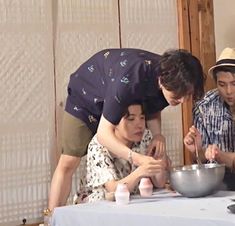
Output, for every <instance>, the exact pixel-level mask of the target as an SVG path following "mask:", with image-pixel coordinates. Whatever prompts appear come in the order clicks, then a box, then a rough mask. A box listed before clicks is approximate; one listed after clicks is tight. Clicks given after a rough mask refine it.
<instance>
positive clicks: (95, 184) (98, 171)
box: [74, 103, 170, 203]
mask: <svg viewBox="0 0 235 226" xmlns="http://www.w3.org/2000/svg"><path fill="white" fill-rule="evenodd" d="M115 135H116V136H117V137H118V139H119V140H120V141H121V142H122V143H123V144H125V145H126V146H127V147H129V148H130V149H131V150H132V151H133V152H137V153H140V154H147V153H146V149H147V147H148V145H149V144H150V142H151V140H152V135H151V132H150V130H148V129H146V128H145V115H144V111H143V107H142V105H141V104H140V103H134V104H132V105H130V106H129V107H128V109H127V111H126V112H125V113H124V116H123V117H122V118H121V121H120V122H119V124H118V125H117V126H116V128H115ZM107 139H109V138H108V137H107ZM130 154H131V153H130ZM149 154H150V155H152V156H158V154H157V153H149ZM160 155H161V156H158V157H156V158H157V160H158V163H159V164H158V165H156V164H149V163H147V164H143V165H140V166H138V167H135V166H133V165H132V164H131V163H130V161H127V160H124V159H120V158H118V157H115V156H114V155H113V154H112V153H111V152H109V151H108V150H107V148H105V147H104V146H102V145H101V144H100V143H99V142H98V140H97V137H96V135H95V136H94V137H93V139H92V140H91V142H90V144H89V146H88V152H87V158H86V161H87V162H86V164H83V166H81V167H82V168H83V169H80V172H83V176H81V179H80V184H79V189H78V190H79V192H77V195H76V196H75V198H74V202H75V203H82V202H94V201H97V200H103V199H105V194H106V193H110V192H114V191H115V190H116V186H117V184H118V183H126V184H127V186H128V189H129V191H130V192H131V193H136V192H137V191H138V190H137V186H138V183H139V181H140V179H141V178H142V177H150V178H151V180H152V183H153V185H154V187H158V188H161V187H164V185H165V183H166V180H167V169H168V167H169V164H170V163H169V158H168V157H167V155H166V153H160Z"/></svg>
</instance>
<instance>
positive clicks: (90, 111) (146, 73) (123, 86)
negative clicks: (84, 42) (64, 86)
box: [65, 49, 168, 133]
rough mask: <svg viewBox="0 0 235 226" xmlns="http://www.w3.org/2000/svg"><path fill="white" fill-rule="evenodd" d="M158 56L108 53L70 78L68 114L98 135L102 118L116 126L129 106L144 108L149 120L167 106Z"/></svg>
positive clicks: (127, 51)
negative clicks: (134, 104) (80, 120)
mask: <svg viewBox="0 0 235 226" xmlns="http://www.w3.org/2000/svg"><path fill="white" fill-rule="evenodd" d="M160 57H161V56H159V55H157V54H154V53H151V52H148V51H145V50H140V49H106V50H102V51H100V52H98V53H96V54H95V55H94V56H92V57H91V58H90V59H88V60H87V61H86V62H85V63H83V64H82V65H81V66H80V67H79V68H78V70H77V71H76V72H74V73H73V74H72V75H71V76H70V81H69V84H68V97H67V102H66V107H65V110H66V111H67V112H69V113H70V114H72V115H73V116H75V117H78V118H80V119H82V120H83V121H84V122H85V123H86V124H87V126H88V127H89V128H90V129H91V130H92V131H93V133H95V132H96V130H97V126H98V123H99V120H100V117H101V115H102V114H103V115H104V117H105V118H106V119H107V120H108V121H109V122H111V123H112V124H114V125H117V124H118V123H119V121H120V119H121V117H122V116H123V113H124V112H125V111H126V109H127V107H128V105H130V104H132V103H134V102H135V101H140V102H142V103H143V104H144V107H145V113H146V115H147V117H148V116H151V114H153V113H156V112H158V111H161V110H162V109H164V108H165V107H166V106H168V103H167V101H166V99H165V97H164V96H163V94H162V91H161V90H160V89H159V86H158V76H159V75H158V73H157V71H158V62H159V60H160Z"/></svg>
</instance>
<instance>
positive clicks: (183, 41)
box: [177, 0, 215, 164]
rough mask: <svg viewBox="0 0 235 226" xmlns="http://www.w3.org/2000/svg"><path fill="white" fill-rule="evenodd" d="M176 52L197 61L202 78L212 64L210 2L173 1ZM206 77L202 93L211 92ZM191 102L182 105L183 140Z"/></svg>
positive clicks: (187, 158)
mask: <svg viewBox="0 0 235 226" xmlns="http://www.w3.org/2000/svg"><path fill="white" fill-rule="evenodd" d="M177 10H178V30H179V46H180V48H183V49H187V50H189V51H190V52H191V53H192V54H193V55H195V56H196V57H198V58H199V59H200V61H201V63H202V65H203V69H204V72H205V74H207V71H208V69H209V68H210V67H211V66H212V65H213V64H214V63H215V37H214V14H213V0H177ZM214 87H215V84H214V82H213V80H212V79H211V78H210V77H208V78H207V80H206V85H205V89H206V90H209V89H211V88H214ZM192 106H193V103H192V101H188V102H187V103H184V104H183V105H182V121H183V136H185V135H186V134H187V132H188V130H189V128H190V126H191V125H192ZM184 163H185V164H191V163H192V156H191V153H190V152H189V151H188V150H186V149H185V148H184Z"/></svg>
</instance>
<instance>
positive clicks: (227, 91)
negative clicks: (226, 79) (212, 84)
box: [226, 85, 232, 94]
mask: <svg viewBox="0 0 235 226" xmlns="http://www.w3.org/2000/svg"><path fill="white" fill-rule="evenodd" d="M226 93H227V94H231V93H232V87H231V86H230V85H228V86H227V87H226Z"/></svg>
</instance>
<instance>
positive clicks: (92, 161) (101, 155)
mask: <svg viewBox="0 0 235 226" xmlns="http://www.w3.org/2000/svg"><path fill="white" fill-rule="evenodd" d="M118 179H119V178H118V176H117V173H116V170H115V167H114V163H113V158H112V157H111V156H110V154H109V152H108V150H107V149H106V148H105V147H103V146H102V145H100V144H99V143H98V141H97V139H96V137H95V138H93V139H92V141H91V142H90V144H89V146H88V153H87V181H88V186H90V187H93V188H97V187H99V186H103V185H104V184H105V183H106V182H108V181H110V180H118Z"/></svg>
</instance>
